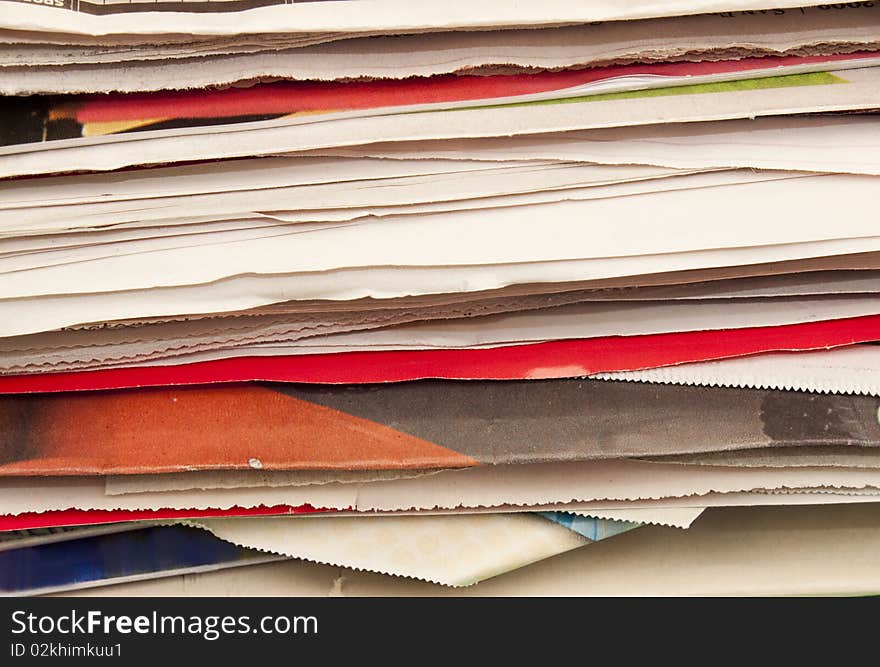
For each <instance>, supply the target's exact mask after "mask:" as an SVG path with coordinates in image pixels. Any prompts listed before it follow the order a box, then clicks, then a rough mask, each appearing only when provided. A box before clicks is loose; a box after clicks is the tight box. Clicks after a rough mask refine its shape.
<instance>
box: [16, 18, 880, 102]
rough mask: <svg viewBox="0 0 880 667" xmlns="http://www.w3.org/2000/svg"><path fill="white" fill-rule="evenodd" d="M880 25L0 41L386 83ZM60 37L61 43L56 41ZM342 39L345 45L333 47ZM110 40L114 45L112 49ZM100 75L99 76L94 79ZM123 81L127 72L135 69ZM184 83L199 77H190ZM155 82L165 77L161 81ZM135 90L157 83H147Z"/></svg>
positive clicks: (99, 55) (76, 57)
mask: <svg viewBox="0 0 880 667" xmlns="http://www.w3.org/2000/svg"><path fill="white" fill-rule="evenodd" d="M802 9H803V11H802ZM876 20H877V19H876V16H875V12H864V11H861V12H859V11H846V10H840V9H837V10H836V11H833V12H831V11H823V10H821V9H815V8H799V9H797V10H795V11H788V12H780V11H778V10H777V11H775V12H772V13H771V12H767V13H760V12H755V13H752V14H749V13H746V12H740V13H734V14H733V15H730V14H729V13H728V14H725V15H721V16H719V15H716V14H703V15H700V16H688V17H671V18H666V19H662V20H648V21H632V20H630V21H624V22H619V23H607V22H605V23H602V24H586V25H584V24H580V25H569V26H563V27H549V28H544V29H542V30H540V31H536V30H533V29H526V30H516V29H509V28H508V29H505V30H480V31H454V32H439V33H424V32H423V33H419V34H417V35H410V36H407V35H395V36H384V37H382V36H371V37H367V38H358V37H353V36H351V35H340V34H339V33H336V34H335V35H334V34H329V33H328V34H324V35H321V36H311V37H305V36H302V35H296V34H291V33H287V34H263V35H259V36H256V35H243V34H239V35H235V36H234V38H231V37H205V36H195V35H161V36H159V35H157V36H154V37H152V38H143V37H142V38H137V37H134V36H132V35H128V38H129V39H128V40H127V41H126V40H125V38H124V37H122V38H121V39H117V40H108V39H104V40H99V39H87V38H86V39H83V38H82V37H79V38H77V37H75V36H73V35H52V34H46V33H44V34H43V35H36V36H34V35H25V34H24V33H15V32H12V31H4V32H3V33H2V34H0V43H2V47H0V66H4V67H14V66H16V65H29V66H31V67H32V68H36V67H39V66H59V65H60V66H65V67H64V68H63V70H65V71H66V70H70V69H71V66H73V65H89V64H92V65H104V66H112V65H113V64H115V63H123V62H129V63H133V64H134V65H137V64H138V63H137V61H146V62H149V61H155V60H164V61H166V62H167V61H172V60H174V59H186V58H192V57H195V56H199V57H201V58H202V61H201V64H202V66H203V67H206V68H207V67H209V66H210V64H211V63H212V62H217V61H218V60H221V59H223V57H224V56H242V55H248V54H255V55H262V54H267V55H271V54H273V53H278V52H282V54H283V56H284V60H285V61H286V62H285V64H286V66H287V67H292V68H294V69H293V70H288V71H289V72H290V74H288V76H292V77H293V78H308V79H338V78H357V77H364V76H369V77H392V76H395V75H396V76H405V75H406V73H409V74H410V75H413V76H414V75H421V76H425V75H429V74H438V73H447V72H453V71H458V70H466V71H467V70H471V69H474V68H479V67H486V66H492V65H495V66H510V65H513V66H520V67H524V66H531V67H539V68H558V67H566V66H576V65H580V66H584V65H588V64H605V63H608V62H617V61H621V62H626V61H629V60H639V61H642V62H645V61H651V60H657V59H663V58H665V59H677V60H682V59H709V58H716V59H717V58H720V57H725V58H734V57H742V56H744V55H761V54H763V55H768V54H774V55H777V54H786V53H793V52H794V53H804V52H807V53H813V52H816V51H819V52H821V51H820V50H821V49H832V50H833V51H829V52H835V53H842V52H845V51H846V49H847V48H852V47H853V46H855V45H860V46H861V47H862V48H863V49H864V47H865V46H867V45H869V44H871V43H873V41H874V40H875V39H876V34H875V33H873V32H871V28H872V27H873V24H874V23H875V22H876ZM65 37H66V38H67V43H66V44H63V45H61V44H59V42H60V40H63V39H64V38H65ZM340 37H347V39H345V41H344V42H342V43H333V41H335V40H337V39H339V38H340ZM110 41H115V43H113V44H112V45H111V44H110ZM53 42H54V43H53ZM294 47H298V48H294ZM279 55H281V54H279ZM206 56H209V57H206ZM403 56H408V57H403ZM133 61H134V62H133ZM270 62H271V61H270ZM239 66H241V65H239ZM99 72H100V70H97V69H96V70H95V71H94V72H93V77H96V76H97V75H98V74H99ZM296 72H302V74H295V73H296ZM242 74H243V72H242ZM129 75H133V73H132V72H131V70H129ZM187 76H190V77H192V76H198V74H197V73H194V72H188V73H187ZM239 76H241V74H239ZM160 79H163V77H162V76H161V75H160ZM164 79H167V77H164ZM141 83H143V84H144V85H155V84H153V82H149V81H142V82H141ZM169 83H172V84H173V85H172V86H166V87H180V86H181V82H180V81H179V80H176V81H173V82H170V81H169ZM215 83H219V82H215ZM92 85H94V84H92ZM206 85H207V84H206ZM146 89H147V88H138V90H146ZM67 90H70V89H69V88H68V89H67Z"/></svg>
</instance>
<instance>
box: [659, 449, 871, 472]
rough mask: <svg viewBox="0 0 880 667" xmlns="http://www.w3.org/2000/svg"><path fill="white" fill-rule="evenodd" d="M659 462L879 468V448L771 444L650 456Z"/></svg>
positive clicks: (749, 466)
mask: <svg viewBox="0 0 880 667" xmlns="http://www.w3.org/2000/svg"><path fill="white" fill-rule="evenodd" d="M650 460H652V461H657V462H658V463H688V464H695V465H707V466H730V467H738V468H739V467H742V468H751V467H776V468H779V467H798V466H799V467H813V466H828V467H837V468H839V467H844V468H880V456H878V451H877V450H875V449H873V448H871V447H809V448H806V447H773V448H772V449H767V450H766V451H761V450H756V449H741V450H738V451H736V452H711V453H707V454H696V455H691V454H685V455H682V456H661V457H657V458H651V459H650Z"/></svg>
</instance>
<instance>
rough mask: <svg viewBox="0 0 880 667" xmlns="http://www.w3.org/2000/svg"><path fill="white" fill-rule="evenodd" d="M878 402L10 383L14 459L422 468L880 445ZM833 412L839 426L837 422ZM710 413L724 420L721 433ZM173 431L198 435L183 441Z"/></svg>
mask: <svg viewBox="0 0 880 667" xmlns="http://www.w3.org/2000/svg"><path fill="white" fill-rule="evenodd" d="M438 406H442V410H441V411H439V412H438V410H440V408H438ZM876 410H877V399H875V398H871V397H857V396H821V395H814V394H802V393H793V392H792V393H789V392H775V391H762V390H741V389H708V388H703V387H681V386H675V385H649V384H637V383H606V382H601V381H598V380H540V381H539V380H526V381H508V382H449V381H445V382H441V381H426V382H417V383H407V384H388V385H363V386H351V387H346V386H315V387H309V386H305V385H302V386H296V385H270V386H264V387H254V386H229V387H204V388H189V389H187V388H183V389H168V388H165V389H155V390H131V391H125V392H113V393H91V392H85V393H74V394H57V395H33V396H3V397H0V414H2V415H3V417H2V420H3V421H2V423H3V424H4V428H3V429H2V434H3V435H2V438H3V461H4V463H3V465H2V467H0V472H2V473H4V474H7V475H12V474H15V475H37V474H47V475H48V474H88V473H103V474H109V473H122V472H125V473H136V472H150V473H156V472H171V471H182V470H190V471H191V470H193V469H203V470H211V469H240V470H249V469H252V468H254V467H255V466H259V468H260V470H262V471H270V470H317V471H320V470H397V469H415V470H421V469H427V468H459V467H469V466H477V465H481V464H507V463H533V462H542V461H582V460H591V459H605V458H620V457H627V456H651V455H653V456H658V455H669V454H686V453H699V452H711V451H723V450H729V449H743V448H746V449H751V448H756V447H765V446H771V445H772V446H779V445H783V444H796V445H807V444H809V445H849V444H859V445H864V446H874V445H877V444H878V443H880V424H877V422H876V418H875V417H876V415H875V413H876ZM646 415H650V419H647V418H646ZM792 415H800V417H799V418H798V419H797V420H794V418H793V417H792ZM804 415H806V416H804ZM829 415H830V416H829ZM829 419H831V420H832V423H833V424H835V427H834V429H831V430H825V429H824V425H825V424H826V423H828V420H829ZM706 423H712V424H716V425H717V426H716V428H715V429H714V430H712V431H707V430H706V429H705V427H704V426H705V424H706ZM316 434H320V439H321V442H322V447H321V448H320V449H319V450H316V449H315V446H314V443H315V438H316ZM169 439H170V440H171V441H173V442H186V443H187V446H186V447H168V442H169ZM220 441H222V442H223V443H224V447H223V448H222V449H218V448H217V446H216V443H217V442H220ZM263 474H264V473H260V475H258V476H252V477H253V478H254V482H253V483H254V484H257V483H268V484H271V483H273V480H274V479H276V478H277V475H275V473H273V476H263ZM227 479H228V478H227V477H224V476H222V475H221V476H219V477H213V476H212V475H211V474H209V473H206V474H201V475H198V474H195V473H191V474H189V475H187V476H186V477H176V478H173V481H171V484H172V485H171V486H168V484H169V480H168V479H167V478H164V477H153V476H152V475H150V476H148V477H145V478H143V477H142V478H131V479H126V480H122V479H114V480H112V482H111V484H112V486H113V487H115V488H116V489H120V488H122V489H123V490H125V489H128V490H131V489H132V485H135V484H138V483H140V484H146V485H147V486H146V487H145V488H144V490H166V489H186V488H190V489H197V488H200V487H205V488H211V487H214V486H217V487H224V486H238V484H237V482H238V481H239V480H241V479H242V478H241V475H240V474H237V475H234V476H233V479H234V480H235V481H236V484H230V483H229V482H227V481H225V480H227ZM281 479H284V477H283V476H282V477H281ZM181 484H183V485H181ZM336 486H339V485H336ZM343 486H344V485H343ZM556 500H559V499H555V500H554V502H555V501H556ZM329 506H331V507H333V506H335V505H329Z"/></svg>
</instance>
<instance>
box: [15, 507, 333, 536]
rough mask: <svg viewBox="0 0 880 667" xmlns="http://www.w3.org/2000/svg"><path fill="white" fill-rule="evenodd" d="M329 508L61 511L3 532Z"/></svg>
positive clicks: (35, 515) (19, 520)
mask: <svg viewBox="0 0 880 667" xmlns="http://www.w3.org/2000/svg"><path fill="white" fill-rule="evenodd" d="M326 511H327V509H326V508H315V507H312V506H311V505H300V506H299V507H291V506H290V505H274V506H272V507H266V506H264V505H260V506H258V507H231V508H229V509H225V510H221V509H205V510H195V509H189V510H187V509H184V510H179V509H178V510H175V509H160V510H76V509H71V510H58V511H52V512H26V513H24V514H5V515H0V531H4V530H34V529H37V528H58V527H62V526H91V525H101V524H106V523H119V522H122V521H161V520H165V519H205V518H210V517H230V516H280V515H284V514H313V513H316V512H326Z"/></svg>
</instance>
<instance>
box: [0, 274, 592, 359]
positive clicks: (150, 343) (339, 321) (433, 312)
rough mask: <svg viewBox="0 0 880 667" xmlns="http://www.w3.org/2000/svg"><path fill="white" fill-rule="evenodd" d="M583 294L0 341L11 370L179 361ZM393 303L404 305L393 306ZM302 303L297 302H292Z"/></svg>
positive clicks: (121, 327)
mask: <svg viewBox="0 0 880 667" xmlns="http://www.w3.org/2000/svg"><path fill="white" fill-rule="evenodd" d="M584 296H585V294H584V293H583V292H579V291H572V292H561V293H558V294H547V295H539V294H535V295H527V296H523V297H516V298H497V299H492V298H489V299H482V300H473V301H464V302H461V303H459V304H450V305H442V304H440V305H437V306H433V307H430V308H419V307H415V308H407V307H405V305H404V304H400V307H398V308H393V307H392V308H387V309H383V308H367V309H364V310H361V311H355V312H345V311H342V312H340V311H333V310H328V311H327V312H326V314H324V315H321V314H318V313H315V312H308V309H309V305H308V304H304V305H303V306H302V309H303V310H304V311H306V312H300V313H299V314H291V315H283V314H278V315H273V314H268V313H267V314H265V315H261V314H252V315H238V316H236V315H232V314H230V316H228V317H202V318H198V319H193V320H190V321H186V320H179V321H171V322H152V323H140V322H136V323H130V324H129V323H113V324H110V325H108V326H94V327H88V328H79V329H74V330H70V329H65V330H62V331H55V332H47V333H45V334H35V335H32V336H21V337H14V338H6V339H3V340H2V342H0V367H3V369H4V370H6V371H10V372H18V373H23V372H35V371H49V370H72V369H78V368H91V367H99V366H107V365H115V364H122V363H126V364H134V363H138V362H144V361H152V362H153V363H155V362H156V361H157V360H159V359H169V360H171V361H178V360H181V359H185V358H186V355H191V354H192V353H195V352H199V351H210V350H225V349H235V348H238V347H241V346H247V345H249V344H251V345H253V344H257V343H272V342H277V343H283V342H290V341H292V340H295V339H297V338H300V337H308V336H318V335H321V334H325V333H332V332H339V331H350V330H361V329H370V328H373V327H385V326H390V325H393V324H401V323H405V322H411V321H424V320H430V319H434V318H438V317H439V318H446V317H458V318H460V317H465V316H472V317H477V316H481V315H487V314H492V313H498V312H504V311H507V310H526V309H538V308H540V309H544V308H548V307H551V306H554V305H560V304H565V303H570V302H577V301H579V300H581V299H582V298H584ZM388 305H389V306H394V305H397V304H396V303H389V304H388ZM292 307H293V308H296V305H292Z"/></svg>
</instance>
